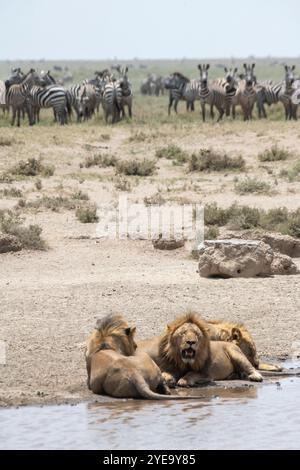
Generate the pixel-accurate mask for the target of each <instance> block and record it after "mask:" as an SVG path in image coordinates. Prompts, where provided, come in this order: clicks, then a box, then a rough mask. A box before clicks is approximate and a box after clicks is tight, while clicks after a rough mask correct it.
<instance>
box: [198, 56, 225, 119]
mask: <svg viewBox="0 0 300 470" xmlns="http://www.w3.org/2000/svg"><path fill="white" fill-rule="evenodd" d="M209 68H210V65H209V64H204V65H201V64H199V65H198V69H199V71H200V92H199V96H200V102H201V110H202V119H203V122H205V119H206V108H205V107H206V104H208V105H209V106H210V111H211V118H212V119H214V106H215V107H216V108H217V110H218V112H219V118H218V122H219V121H221V119H222V118H223V116H224V113H225V107H226V93H225V91H224V88H222V87H220V86H219V85H212V86H209V85H208V70H209Z"/></svg>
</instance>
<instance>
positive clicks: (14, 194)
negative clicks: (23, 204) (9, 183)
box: [0, 188, 23, 199]
mask: <svg viewBox="0 0 300 470" xmlns="http://www.w3.org/2000/svg"><path fill="white" fill-rule="evenodd" d="M0 195H1V196H2V197H6V198H8V199H9V198H11V199H14V198H19V197H22V196H23V193H22V191H21V190H20V189H17V188H5V189H3V190H1V191H0Z"/></svg>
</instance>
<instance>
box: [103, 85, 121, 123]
mask: <svg viewBox="0 0 300 470" xmlns="http://www.w3.org/2000/svg"><path fill="white" fill-rule="evenodd" d="M102 104H103V109H104V115H105V121H106V123H107V122H108V119H109V116H111V117H112V124H114V123H116V122H117V121H120V119H121V115H122V114H123V112H124V110H123V93H122V88H121V86H120V84H119V83H118V81H116V80H115V81H109V82H108V83H107V84H106V85H105V87H104V92H103V103H102Z"/></svg>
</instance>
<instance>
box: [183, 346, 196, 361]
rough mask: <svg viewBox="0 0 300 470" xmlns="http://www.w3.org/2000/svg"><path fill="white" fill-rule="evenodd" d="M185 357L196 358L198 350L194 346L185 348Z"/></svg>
mask: <svg viewBox="0 0 300 470" xmlns="http://www.w3.org/2000/svg"><path fill="white" fill-rule="evenodd" d="M181 354H182V358H183V359H190V360H191V359H195V356H196V351H195V350H194V349H193V348H188V349H183V350H182V352H181Z"/></svg>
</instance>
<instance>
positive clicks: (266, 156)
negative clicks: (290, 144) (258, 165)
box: [258, 145, 292, 162]
mask: <svg viewBox="0 0 300 470" xmlns="http://www.w3.org/2000/svg"><path fill="white" fill-rule="evenodd" d="M291 155H292V154H291V152H289V151H288V150H286V149H284V148H281V147H278V146H277V145H273V147H271V148H270V149H269V150H265V151H264V152H262V153H260V154H259V155H258V159H259V161H260V162H278V161H284V160H287V159H288V158H290V157H291Z"/></svg>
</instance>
